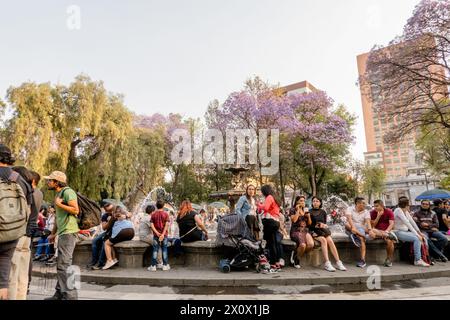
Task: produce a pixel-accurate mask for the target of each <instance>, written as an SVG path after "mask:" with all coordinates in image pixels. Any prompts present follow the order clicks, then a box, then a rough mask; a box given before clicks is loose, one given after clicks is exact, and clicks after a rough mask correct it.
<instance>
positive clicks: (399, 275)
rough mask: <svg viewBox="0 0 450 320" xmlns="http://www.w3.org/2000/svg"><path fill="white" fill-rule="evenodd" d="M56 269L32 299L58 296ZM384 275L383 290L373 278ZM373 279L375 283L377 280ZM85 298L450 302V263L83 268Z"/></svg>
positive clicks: (37, 279)
mask: <svg viewBox="0 0 450 320" xmlns="http://www.w3.org/2000/svg"><path fill="white" fill-rule="evenodd" d="M55 271H56V270H55V269H54V268H49V267H45V266H43V265H37V266H35V268H34V278H33V282H32V285H31V287H30V295H29V299H33V300H40V299H43V298H45V297H47V296H50V295H52V294H53V288H54V285H55V283H56V280H55V278H54V275H55ZM373 272H380V275H381V277H380V278H379V279H380V282H379V283H378V284H379V286H374V285H375V284H376V282H374V281H372V282H370V284H369V286H371V288H374V287H375V288H378V289H374V290H370V289H369V288H368V284H367V282H368V279H372V278H369V277H370V276H372V277H373V276H374V274H373ZM373 279H374V278H373ZM81 280H82V282H81V289H80V292H79V297H80V299H88V300H91V299H100V300H103V299H133V300H135V299H136V300H146V299H148V300H153V299H163V300H172V299H207V300H208V299H224V300H235V299H244V300H246V299H252V300H254V299H257V300H258V299H259V300H267V299H279V300H284V299H314V300H316V299H330V298H332V299H352V300H354V299H446V300H447V299H450V263H437V264H436V265H435V266H433V267H430V268H418V267H415V266H412V265H407V264H404V263H398V264H396V265H394V267H392V268H385V267H382V266H379V268H377V267H374V266H372V267H370V266H369V267H368V268H365V269H360V268H356V267H354V266H351V265H348V271H347V272H335V273H329V272H327V271H325V270H321V269H318V268H305V269H301V270H297V269H294V268H291V267H287V268H285V269H284V270H283V271H282V272H279V273H276V274H258V273H256V272H253V271H243V272H231V273H228V274H223V273H221V272H219V271H218V270H212V269H205V270H194V269H189V268H183V267H175V268H174V269H172V270H170V271H167V272H163V271H157V272H149V271H147V270H146V269H144V268H142V269H122V268H117V269H112V270H106V271H90V270H86V269H83V268H82V269H81Z"/></svg>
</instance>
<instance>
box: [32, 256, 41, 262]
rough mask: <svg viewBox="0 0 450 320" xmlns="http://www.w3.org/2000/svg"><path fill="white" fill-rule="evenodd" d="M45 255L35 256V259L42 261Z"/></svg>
mask: <svg viewBox="0 0 450 320" xmlns="http://www.w3.org/2000/svg"><path fill="white" fill-rule="evenodd" d="M42 258H43V256H34V258H33V261H40V260H41V259H42Z"/></svg>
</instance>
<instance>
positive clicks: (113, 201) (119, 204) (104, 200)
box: [102, 199, 127, 209]
mask: <svg viewBox="0 0 450 320" xmlns="http://www.w3.org/2000/svg"><path fill="white" fill-rule="evenodd" d="M102 202H103V203H111V204H112V205H113V206H120V207H122V208H124V209H126V208H127V207H126V206H125V205H124V204H123V202H122V201H120V200H116V199H103V200H102Z"/></svg>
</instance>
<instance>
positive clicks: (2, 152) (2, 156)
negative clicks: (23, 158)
mask: <svg viewBox="0 0 450 320" xmlns="http://www.w3.org/2000/svg"><path fill="white" fill-rule="evenodd" d="M15 161H16V159H14V157H13V156H12V154H11V149H9V148H8V147H7V146H5V145H4V144H3V143H0V162H2V163H6V164H8V165H13V164H14V162H15Z"/></svg>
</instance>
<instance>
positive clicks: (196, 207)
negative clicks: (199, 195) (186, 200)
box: [191, 203, 203, 211]
mask: <svg viewBox="0 0 450 320" xmlns="http://www.w3.org/2000/svg"><path fill="white" fill-rule="evenodd" d="M191 205H192V209H194V210H195V211H200V210H202V209H203V207H202V206H201V205H199V204H196V203H191Z"/></svg>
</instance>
